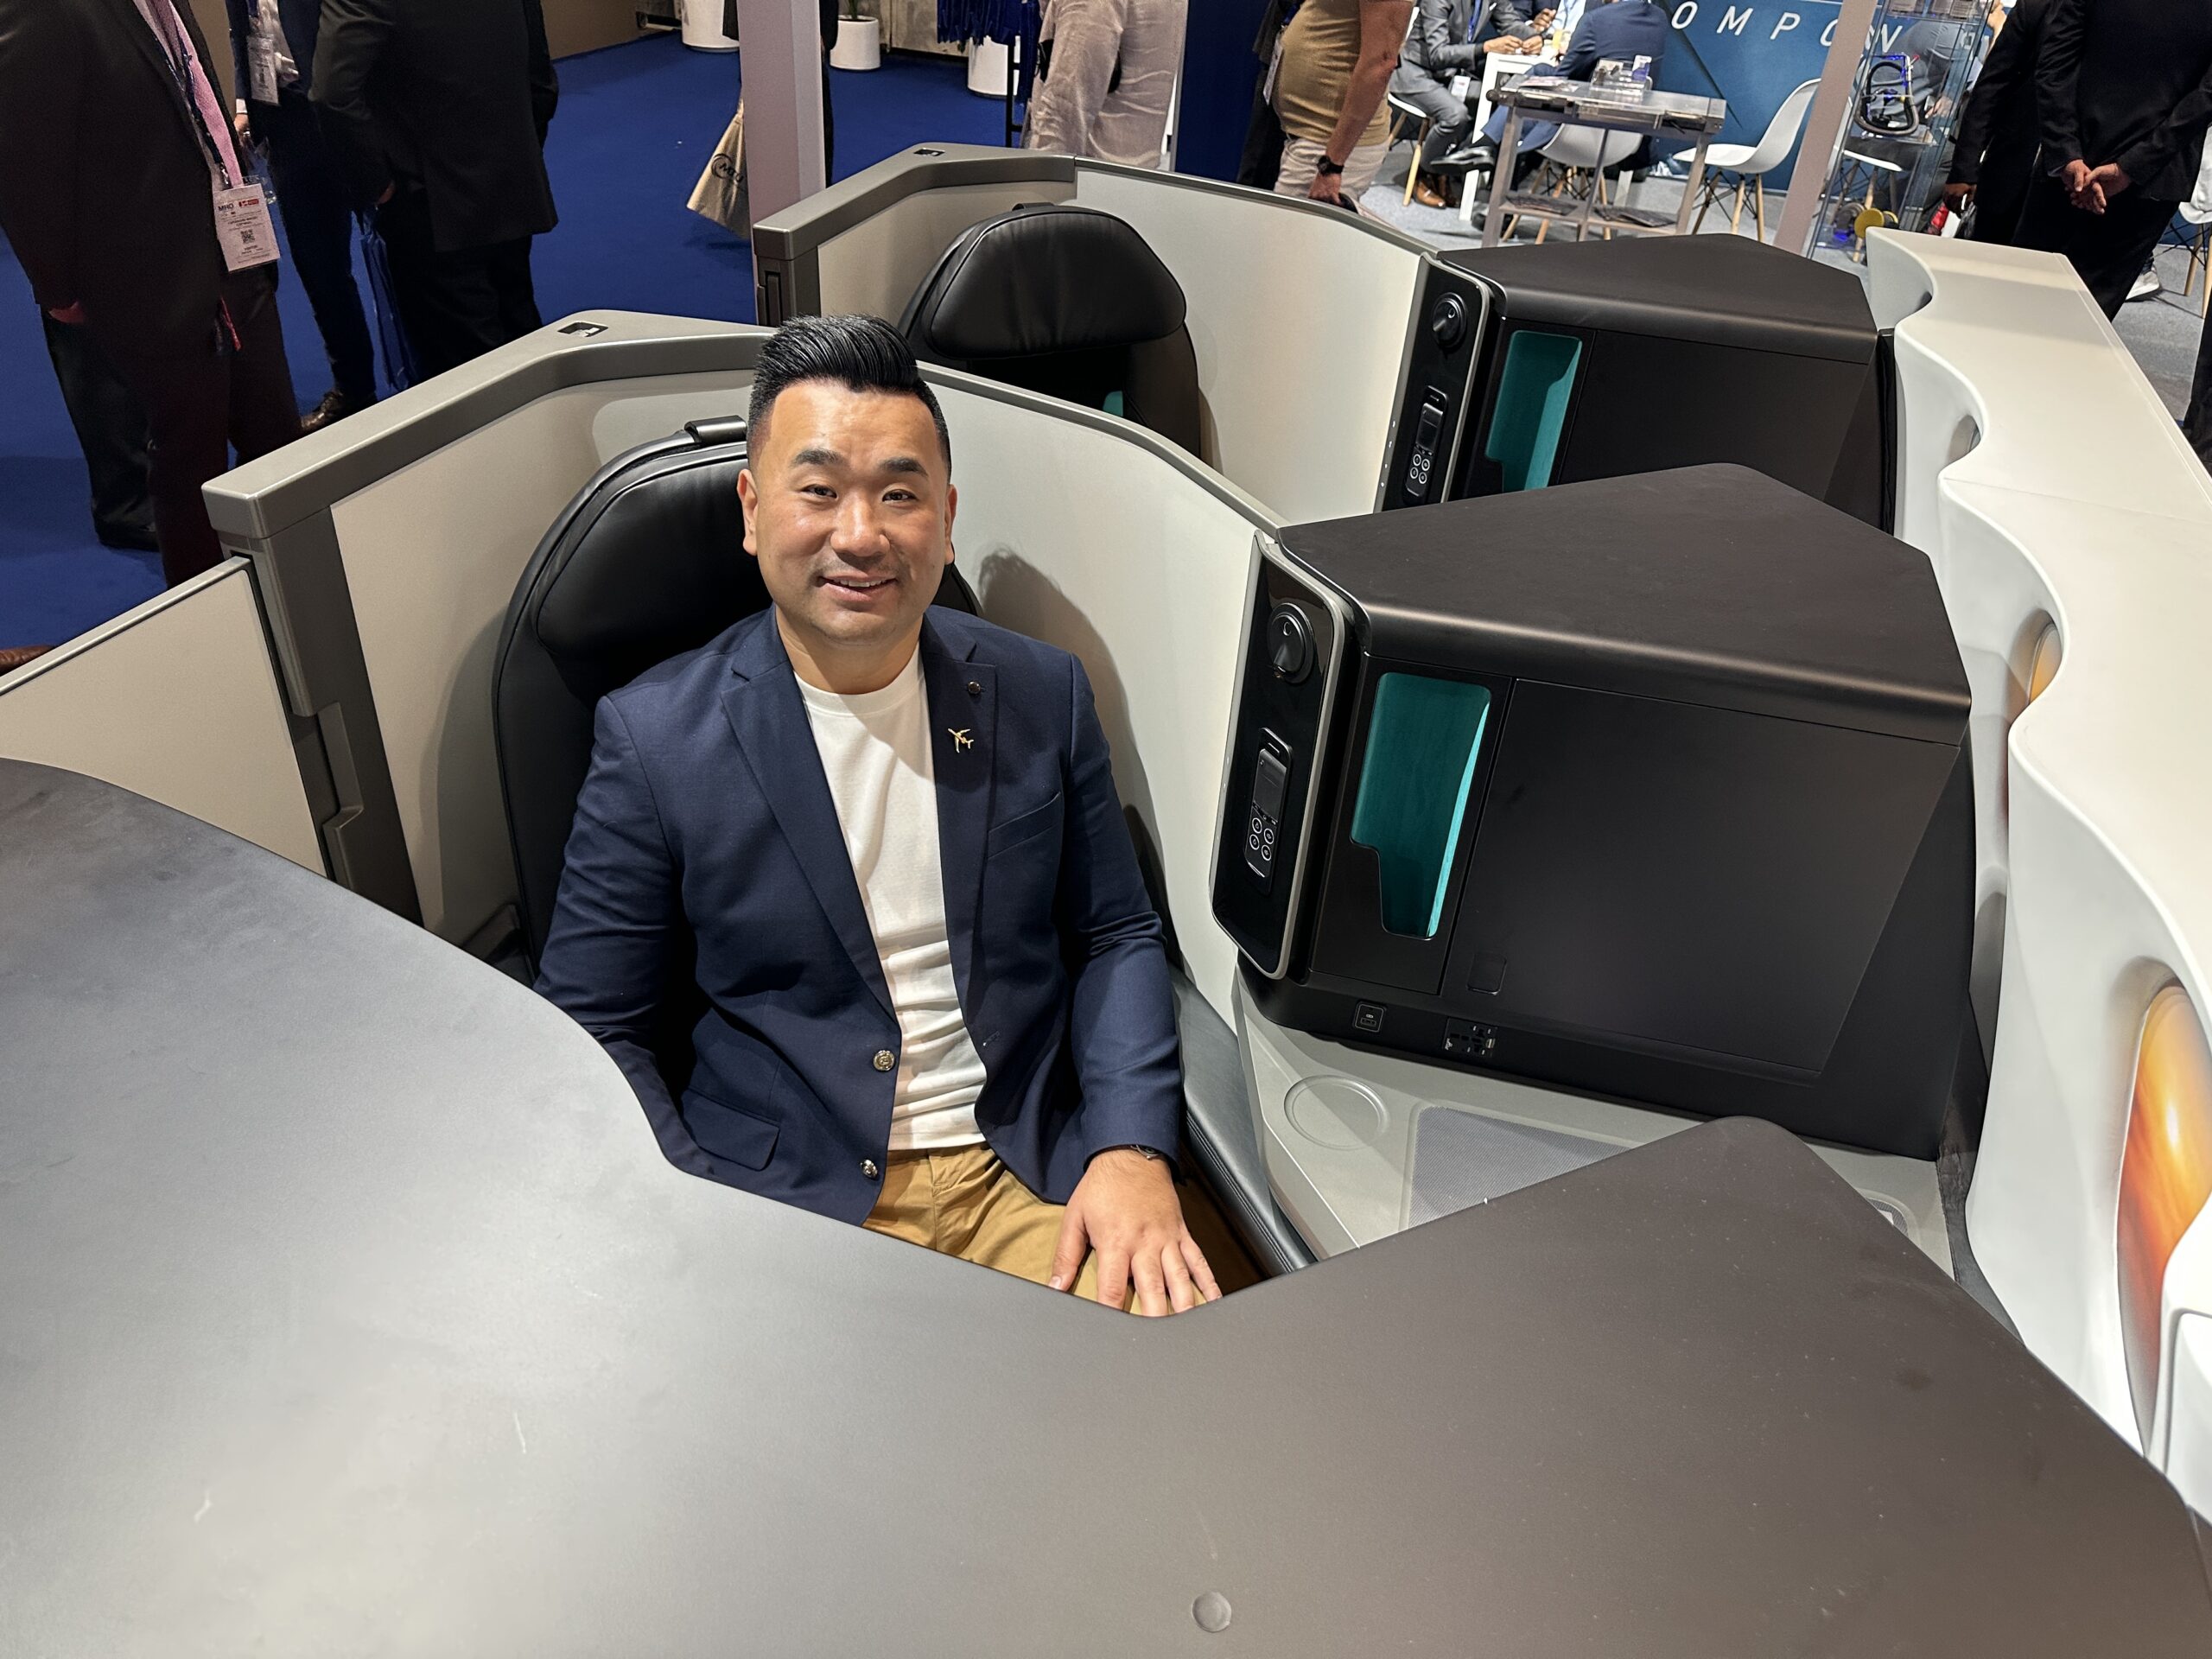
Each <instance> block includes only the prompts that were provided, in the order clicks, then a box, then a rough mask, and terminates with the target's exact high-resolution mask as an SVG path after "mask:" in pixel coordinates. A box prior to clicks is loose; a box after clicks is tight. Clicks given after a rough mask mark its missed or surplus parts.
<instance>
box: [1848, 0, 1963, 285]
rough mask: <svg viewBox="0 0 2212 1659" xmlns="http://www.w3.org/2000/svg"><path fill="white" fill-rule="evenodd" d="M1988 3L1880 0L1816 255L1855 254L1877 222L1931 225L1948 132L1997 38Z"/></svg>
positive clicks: (1946, 163)
mask: <svg viewBox="0 0 2212 1659" xmlns="http://www.w3.org/2000/svg"><path fill="white" fill-rule="evenodd" d="M1987 12H1988V0H1883V3H1881V4H1879V5H1878V6H1877V7H1876V8H1875V11H1874V20H1873V24H1872V28H1871V29H1869V30H1868V32H1867V37H1866V50H1865V51H1864V53H1863V54H1861V55H1860V58H1859V71H1858V74H1857V77H1856V79H1854V80H1853V86H1852V93H1851V102H1850V106H1849V109H1848V111H1847V113H1846V115H1845V118H1844V124H1843V130H1842V135H1841V137H1840V139H1839V141H1838V143H1837V144H1836V148H1835V152H1834V156H1833V157H1832V158H1831V160H1830V162H1829V165H1828V169H1827V178H1826V180H1825V181H1824V182H1823V184H1822V186H1821V203H1820V210H1819V212H1818V213H1815V216H1814V221H1813V245H1812V246H1811V247H1810V248H1809V249H1808V250H1807V251H1808V252H1810V253H1813V254H1815V255H1816V256H1817V255H1819V254H1821V253H1824V252H1825V253H1828V254H1840V255H1844V256H1847V257H1853V258H1856V257H1859V253H1860V251H1861V250H1862V248H1863V247H1864V245H1865V239H1866V232H1868V231H1869V230H1872V229H1873V228H1875V227H1877V226H1896V227H1901V228H1903V229H1904V230H1908V231H1918V230H1924V229H1926V228H1927V225H1928V219H1929V214H1930V213H1932V212H1933V211H1934V209H1935V207H1936V204H1937V203H1938V202H1940V201H1941V200H1942V194H1943V183H1944V181H1945V180H1946V179H1947V178H1948V176H1949V174H1950V166H1951V135H1952V130H1953V128H1954V127H1955V124H1957V121H1958V116H1959V109H1960V106H1961V104H1962V103H1963V102H1964V100H1965V98H1966V92H1967V84H1968V82H1969V81H1970V80H1971V79H1972V78H1973V74H1974V66H1975V64H1977V63H1978V62H1980V59H1981V55H1982V54H1983V53H1984V52H1985V51H1986V49H1987V48H1988V43H1989V41H1990V38H1991V36H1990V31H1989V24H1988V21H1987Z"/></svg>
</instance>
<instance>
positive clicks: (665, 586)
mask: <svg viewBox="0 0 2212 1659" xmlns="http://www.w3.org/2000/svg"><path fill="white" fill-rule="evenodd" d="M744 464H745V423H744V421H743V420H742V419H737V418H732V419H728V420H721V421H698V422H694V423H692V424H691V425H690V426H689V427H687V428H686V429H684V430H683V431H682V432H679V433H677V434H675V435H673V436H671V437H667V438H664V439H661V440H659V441H658V442H654V443H649V444H646V445H645V446H644V447H642V448H637V449H633V450H632V451H630V453H629V454H626V455H622V456H620V457H618V458H617V459H616V460H614V461H611V462H609V463H608V464H607V466H606V467H603V468H602V469H601V472H600V474H599V475H598V476H597V477H596V478H594V479H593V480H592V481H591V482H590V483H589V484H588V485H587V486H585V487H584V490H583V492H582V493H581V494H580V495H578V496H577V497H576V499H575V500H574V501H572V502H570V503H569V505H568V506H567V508H566V509H564V510H563V512H562V514H561V516H560V517H559V518H556V520H555V521H554V523H553V527H552V528H551V529H550V530H549V531H546V533H545V538H544V540H543V541H542V542H540V543H538V546H537V552H536V553H535V554H534V555H532V556H531V561H530V564H529V567H528V568H527V569H525V570H524V572H523V577H522V581H521V582H520V584H519V585H518V586H517V588H515V596H514V600H513V602H512V604H510V605H509V607H507V620H506V626H505V629H504V630H503V631H502V632H501V634H500V637H499V655H498V658H497V659H496V661H495V662H494V664H493V677H492V697H493V735H494V738H495V740H496V743H497V747H498V754H499V781H500V786H501V791H502V793H503V794H504V796H505V804H506V811H507V834H508V837H509V840H510V842H511V844H512V847H513V849H514V858H515V873H516V876H517V878H518V909H519V911H520V915H521V922H522V932H523V942H524V949H525V950H527V952H528V954H529V958H530V963H531V968H532V969H533V970H534V969H536V967H537V957H538V952H539V951H540V950H542V949H543V947H544V944H545V934H546V930H547V929H548V928H549V927H550V925H551V923H552V918H553V899H554V895H555V894H556V892H557V891H558V890H559V887H560V883H561V864H562V859H563V854H564V852H565V851H566V849H567V847H568V842H569V823H570V822H571V820H573V819H574V818H575V811H576V797H577V795H578V794H579V793H580V792H581V791H582V788H583V782H584V775H585V773H586V772H588V770H589V769H590V766H591V743H592V721H593V715H594V709H595V708H596V707H597V705H598V702H599V700H600V699H601V697H603V696H606V695H607V693H608V692H610V691H613V690H616V689H617V688H619V687H620V686H623V685H626V684H627V683H629V682H630V681H632V680H633V679H635V678H636V677H638V676H639V675H640V674H642V673H644V672H645V671H646V670H647V669H649V668H651V667H652V666H653V665H654V664H657V663H662V662H665V661H666V660H667V659H668V658H671V657H673V656H676V655H677V654H678V653H679V652H686V651H690V650H693V649H695V648H696V647H697V646H700V645H705V644H706V643H707V642H708V641H709V639H713V638H714V637H715V635H716V634H718V633H720V632H722V630H723V629H725V628H727V627H728V626H730V624H731V623H733V622H735V621H737V620H739V619H740V618H741V617H745V616H748V615H750V614H751V613H753V612H754V611H757V610H760V609H761V608H762V607H765V606H766V604H767V603H768V593H767V589H766V588H764V587H763V586H762V585H761V582H760V570H759V568H758V567H757V566H756V565H755V564H754V563H753V560H752V558H751V556H748V555H747V553H746V551H745V546H744V532H745V521H744V514H743V512H742V510H741V508H740V507H739V505H738V499H737V474H738V472H739V470H740V469H741V467H743V466H744ZM938 603H939V604H940V605H949V606H950V607H953V608H955V609H957V610H963V611H969V612H973V611H974V610H975V608H976V603H975V595H974V594H972V593H971V592H970V591H969V588H968V584H967V583H966V582H964V581H963V580H962V579H961V576H960V574H959V572H958V571H957V570H949V571H947V572H946V573H945V579H944V586H943V587H942V588H940V589H939V590H938Z"/></svg>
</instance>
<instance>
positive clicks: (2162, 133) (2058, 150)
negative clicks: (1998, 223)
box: [2016, 0, 2212, 317]
mask: <svg viewBox="0 0 2212 1659" xmlns="http://www.w3.org/2000/svg"><path fill="white" fill-rule="evenodd" d="M2036 97H2037V105H2038V107H2039V109H2040V111H2041V114H2042V124H2043V155H2042V159H2041V161H2040V162H2039V163H2038V166H2039V168H2040V169H2041V173H2042V176H2041V177H2039V178H2038V179H2037V180H2036V181H2035V183H2034V186H2033V188H2031V190H2030V191H2029V193H2028V201H2027V206H2026V207H2025V209H2024V211H2023V212H2022V213H2021V215H2020V227H2019V231H2018V235H2017V238H2016V242H2017V245H2018V246H2021V247H2024V248H2037V249H2041V250H2042V251H2044V252H2047V253H2063V254H2064V255H2065V256H2066V257H2067V258H2068V259H2069V260H2070V261H2071V262H2072V263H2073V265H2074V269H2075V271H2076V272H2077V273H2079V274H2080V276H2081V278H2082V282H2083V283H2084V284H2086V285H2087V287H2088V290H2089V292H2090V294H2091V295H2092V296H2094V298H2095V300H2096V302H2097V303H2098V304H2099V305H2101V306H2102V307H2103V308H2104V313H2105V315H2107V317H2110V316H2115V315H2118V314H2119V311H2120V307H2121V306H2122V305H2123V304H2125V303H2126V300H2127V290H2128V289H2129V288H2130V286H2132V285H2133V283H2134V281H2135V278H2136V276H2137V274H2138V273H2139V272H2140V271H2141V270H2142V269H2143V266H2144V263H2145V261H2146V260H2148V259H2149V258H2150V257H2151V252H2152V249H2154V248H2155V247H2156V246H2157V245H2158V238H2159V237H2160V236H2161V235H2163V234H2164V232H2165V228H2166V226H2167V225H2168V224H2169V223H2171V221H2172V219H2173V216H2174V213H2176V211H2177V209H2178V208H2179V207H2180V206H2181V204H2182V203H2183V202H2184V201H2186V200H2189V198H2190V194H2191V193H2192V192H2193V191H2194V190H2195V189H2196V173H2197V166H2198V162H2199V159H2200V156H2201V155H2202V149H2203V143H2204V133H2205V129H2206V127H2207V126H2208V125H2212V5H2205V4H2202V3H2190V4H2184V5H2177V4H2175V3H2174V0H2051V3H2050V13H2049V16H2047V17H2046V18H2045V20H2044V36H2043V48H2042V50H2041V51H2040V52H2039V53H2038V54H2037V58H2036Z"/></svg>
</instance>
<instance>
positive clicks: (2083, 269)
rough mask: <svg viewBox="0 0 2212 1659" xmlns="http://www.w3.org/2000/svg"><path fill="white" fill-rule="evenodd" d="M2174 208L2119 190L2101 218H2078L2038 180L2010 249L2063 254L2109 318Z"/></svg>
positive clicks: (2058, 188)
mask: <svg viewBox="0 0 2212 1659" xmlns="http://www.w3.org/2000/svg"><path fill="white" fill-rule="evenodd" d="M2180 207H2181V204H2180V203H2179V202H2174V201H2161V200H2158V198H2156V197H2145V196H2142V195H2139V194H2137V193H2136V192H2134V191H2133V190H2123V191H2122V192H2120V194H2118V195H2117V196H2114V197H2113V198H2112V200H2110V202H2108V203H2107V205H2106V207H2105V211H2104V212H2103V213H2084V212H2082V209H2080V208H2078V207H2075V206H2074V204H2073V203H2072V202H2070V201H2069V200H2067V199H2066V187H2065V186H2064V185H2063V184H2061V183H2060V182H2059V181H2057V180H2056V179H2055V178H2048V177H2046V178H2040V179H2037V181H2035V184H2034V185H2033V187H2032V188H2031V189H2030V190H2029V192H2028V203H2027V206H2026V207H2025V208H2024V209H2023V210H2022V212H2021V214H2020V228H2019V229H2018V231H2017V232H2014V233H2013V238H2012V245H2013V246H2014V247H2016V248H2035V249H2037V250H2039V251H2042V252H2044V253H2063V254H2064V255H2065V256H2066V257H2067V258H2068V259H2069V261H2070V262H2071V263H2072V264H2073V266H2074V270H2075V273H2076V274H2077V275H2079V276H2080V277H2081V278H2082V284H2083V285H2084V286H2085V287H2087V288H2088V290H2089V294H2090V296H2091V297H2092V298H2094V300H2095V301H2096V302H2097V303H2098V304H2099V305H2101V306H2102V307H2103V308H2104V312H2105V315H2107V317H2115V316H2118V315H2120V307H2121V306H2123V305H2125V304H2126V303H2127V290H2128V289H2130V288H2132V287H2133V286H2134V283H2135V279H2136V277H2138V276H2139V275H2140V274H2141V272H2142V270H2143V267H2144V265H2145V263H2146V262H2147V261H2148V260H2149V259H2150V257H2151V251H2152V249H2153V248H2155V247H2157V246H2158V238H2160V237H2161V236H2163V235H2164V234H2165V230H2166V226H2167V225H2168V224H2170V223H2171V221H2172V219H2173V216H2174V214H2175V213H2177V211H2179V209H2180Z"/></svg>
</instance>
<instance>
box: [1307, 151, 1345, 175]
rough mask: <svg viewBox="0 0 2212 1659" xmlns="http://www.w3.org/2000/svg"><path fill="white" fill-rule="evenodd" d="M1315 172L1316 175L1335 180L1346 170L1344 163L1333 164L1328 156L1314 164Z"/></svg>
mask: <svg viewBox="0 0 2212 1659" xmlns="http://www.w3.org/2000/svg"><path fill="white" fill-rule="evenodd" d="M1313 170H1314V171H1315V172H1316V173H1320V174H1325V175H1328V176H1330V177H1332V178H1333V177H1334V176H1336V175H1338V174H1339V173H1342V172H1343V171H1344V163H1343V162H1332V161H1331V160H1330V159H1329V158H1328V157H1327V156H1322V157H1321V159H1320V160H1319V161H1318V162H1314V163H1313Z"/></svg>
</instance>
